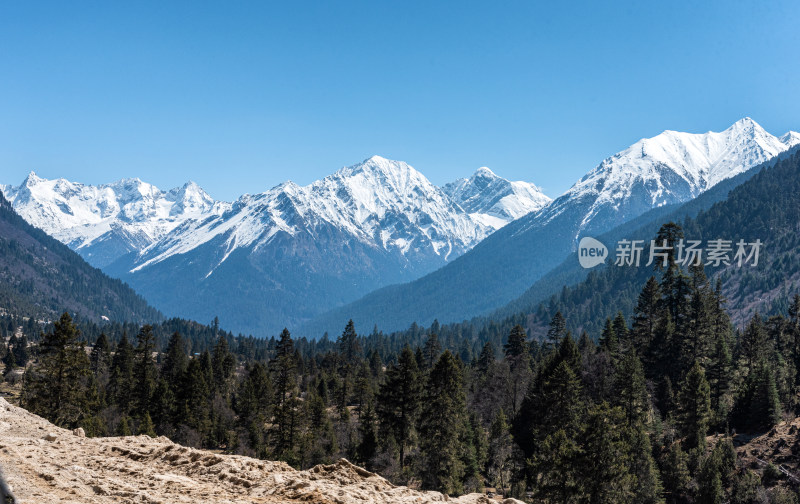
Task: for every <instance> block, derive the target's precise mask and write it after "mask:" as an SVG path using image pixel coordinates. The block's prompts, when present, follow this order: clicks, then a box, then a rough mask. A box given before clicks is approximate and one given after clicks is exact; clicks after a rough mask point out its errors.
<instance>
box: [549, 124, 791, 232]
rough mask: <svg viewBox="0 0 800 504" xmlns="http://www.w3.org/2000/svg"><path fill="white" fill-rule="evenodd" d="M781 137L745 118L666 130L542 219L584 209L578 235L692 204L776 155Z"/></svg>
mask: <svg viewBox="0 0 800 504" xmlns="http://www.w3.org/2000/svg"><path fill="white" fill-rule="evenodd" d="M784 137H785V139H784V138H777V137H775V136H773V135H771V134H769V133H768V132H767V131H765V130H764V129H763V128H762V127H761V126H760V125H759V124H758V123H757V122H755V121H754V120H752V119H750V118H749V117H745V118H743V119H741V120H739V121H736V122H735V123H734V124H733V125H731V126H730V127H729V128H727V129H725V130H724V131H721V132H713V131H709V132H707V133H683V132H678V131H671V130H667V131H664V132H663V133H661V134H659V135H657V136H655V137H652V138H643V139H641V140H639V141H638V142H636V143H634V144H633V145H631V146H630V147H628V148H627V149H625V150H623V151H621V152H619V153H617V154H614V155H613V156H611V157H609V158H606V159H605V160H603V162H601V163H600V165H598V166H597V167H596V168H595V169H594V170H592V171H591V172H589V173H588V174H586V175H585V176H584V177H583V178H581V179H580V180H579V181H578V182H577V183H575V185H573V186H572V187H571V188H570V189H569V190H568V191H567V192H566V193H565V194H564V195H563V196H561V197H560V198H558V199H557V200H556V201H555V202H554V204H553V205H551V206H550V207H548V208H547V209H546V211H545V212H544V214H546V215H543V216H542V218H543V219H545V220H549V219H552V218H554V217H555V216H557V215H560V214H561V213H564V212H565V211H567V209H574V208H576V207H577V206H581V207H587V206H588V208H584V209H581V210H580V212H585V213H583V218H582V220H581V223H580V228H579V231H580V230H584V231H587V232H588V230H592V229H595V230H596V229H598V227H603V228H610V226H606V224H609V223H610V224H614V225H615V224H620V223H622V222H625V221H626V220H629V219H631V218H633V217H635V216H637V215H639V214H641V213H643V212H644V211H646V210H648V209H650V208H653V207H658V206H662V205H666V204H672V203H680V202H684V201H687V200H689V199H692V198H694V197H696V196H697V195H698V194H700V193H701V192H703V191H705V190H707V189H709V188H711V187H712V186H714V185H716V184H718V183H719V182H721V181H723V180H725V179H728V178H730V177H733V176H735V175H738V174H739V173H742V172H744V171H746V170H748V169H750V168H752V167H754V166H756V165H758V164H761V163H763V162H765V161H767V160H769V159H771V158H773V157H775V156H777V155H778V154H780V153H781V152H783V151H785V150H786V149H787V148H788V145H789V143H790V142H791V141H792V139H793V138H794V137H793V136H792V135H791V133H787V135H784ZM598 217H602V218H600V219H598ZM600 223H604V224H602V226H601V224H600Z"/></svg>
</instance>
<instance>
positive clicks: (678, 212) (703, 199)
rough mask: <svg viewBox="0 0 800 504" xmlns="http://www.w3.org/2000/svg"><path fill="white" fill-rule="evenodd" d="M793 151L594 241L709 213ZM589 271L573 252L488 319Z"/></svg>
mask: <svg viewBox="0 0 800 504" xmlns="http://www.w3.org/2000/svg"><path fill="white" fill-rule="evenodd" d="M796 150H797V149H796V148H792V149H789V150H788V151H786V152H784V153H781V154H780V155H779V156H776V157H775V158H773V159H770V160H769V161H767V162H766V163H763V164H760V165H758V166H755V167H753V168H751V169H749V170H747V171H746V172H744V173H740V174H739V175H736V176H734V177H731V178H729V179H727V180H724V181H722V182H720V183H719V184H717V185H715V186H714V187H712V188H711V189H709V190H708V191H706V192H704V193H702V194H701V195H700V196H698V197H697V198H695V199H693V200H691V201H689V202H687V203H684V204H674V205H666V206H663V207H658V208H654V209H653V210H650V211H649V212H646V213H644V214H642V215H641V216H639V217H637V218H635V219H633V220H631V221H628V222H626V223H625V224H622V225H620V226H617V227H616V228H614V229H612V230H610V231H608V232H607V233H604V234H602V235H599V236H597V239H598V240H599V241H600V242H602V243H606V244H613V243H617V242H618V241H619V240H621V239H630V237H631V236H634V235H636V236H642V235H648V236H649V235H651V234H653V233H655V231H656V230H657V229H658V227H659V226H660V225H661V224H662V223H664V222H669V221H673V222H684V221H685V219H686V218H687V217H689V218H694V217H696V216H697V214H698V213H700V212H702V211H704V210H708V209H709V208H711V206H712V205H714V204H715V203H717V202H720V201H724V200H725V199H727V198H728V195H729V194H730V192H731V191H732V190H733V189H734V188H735V187H738V186H739V185H741V184H743V183H745V182H747V181H748V180H750V179H751V178H752V177H753V176H754V175H755V174H757V173H759V172H760V171H761V170H763V169H765V168H768V167H771V166H774V165H775V164H776V163H777V162H778V161H780V160H781V159H785V158H787V157H789V156H791V155H792V154H793V153H794V152H795V151H796ZM645 230H647V231H645ZM590 271H592V270H587V269H584V268H583V267H581V266H580V264H579V262H578V256H577V252H572V253H570V254H569V256H567V258H566V259H565V260H564V261H563V262H562V263H561V264H560V265H559V266H558V267H556V268H554V269H553V270H551V271H549V272H548V273H547V274H546V275H544V276H543V277H542V278H540V279H539V280H537V281H536V282H535V283H534V284H533V285H532V286H531V287H530V288H529V289H528V290H526V291H525V292H524V293H523V294H522V295H521V296H520V297H519V298H517V299H515V300H514V301H512V302H511V303H509V304H508V305H506V306H504V307H503V308H501V309H498V310H497V311H496V312H494V313H493V314H492V315H491V318H493V319H496V320H499V319H502V318H504V317H507V316H511V315H513V314H516V313H519V312H522V311H526V310H528V311H530V310H533V309H534V308H535V307H536V305H538V304H539V303H540V302H542V301H544V300H546V299H549V298H550V297H551V296H552V295H554V294H557V293H559V292H561V290H562V289H563V287H564V286H565V285H567V286H570V285H574V284H577V283H579V282H580V281H581V280H583V279H584V278H586V276H587V275H588V274H589V273H590Z"/></svg>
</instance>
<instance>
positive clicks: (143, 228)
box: [0, 172, 230, 267]
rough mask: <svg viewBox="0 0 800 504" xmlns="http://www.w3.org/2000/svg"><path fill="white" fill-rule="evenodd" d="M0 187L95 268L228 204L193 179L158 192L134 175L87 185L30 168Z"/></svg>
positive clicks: (28, 217)
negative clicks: (20, 180) (48, 177)
mask: <svg viewBox="0 0 800 504" xmlns="http://www.w3.org/2000/svg"><path fill="white" fill-rule="evenodd" d="M0 189H2V191H3V193H4V194H5V196H6V198H7V199H8V200H9V201H11V203H12V205H13V207H14V209H15V210H16V211H17V213H19V214H20V215H21V216H22V217H23V218H24V219H25V220H26V221H28V223H29V224H32V225H34V226H36V227H38V228H40V229H42V230H44V231H45V232H47V233H48V234H49V235H51V236H53V237H55V238H56V239H58V240H59V241H61V242H63V243H65V244H67V245H69V247H70V248H72V249H73V250H76V251H77V252H79V253H80V254H81V255H82V256H83V257H84V258H85V259H87V260H88V261H89V262H90V263H91V264H93V265H94V266H97V267H103V266H106V265H108V264H110V263H111V262H113V261H115V260H116V259H118V258H119V257H121V256H123V255H125V254H128V253H130V252H136V253H138V252H140V251H142V250H144V249H146V248H147V247H149V246H151V245H153V244H154V243H156V242H157V241H158V240H160V239H161V238H163V237H164V236H166V235H167V234H168V233H170V232H171V231H172V230H173V229H175V228H176V227H177V226H179V225H180V224H181V223H183V222H184V221H186V220H189V219H201V218H204V217H206V216H210V215H217V214H220V213H222V212H224V211H225V210H226V209H228V208H229V207H230V205H229V204H226V203H221V202H217V201H214V200H213V199H212V198H211V197H210V196H209V195H208V194H206V192H205V191H203V190H202V189H201V188H200V187H199V186H198V185H197V184H195V183H194V182H189V183H187V184H185V185H184V186H183V187H178V188H175V189H172V190H171V191H161V190H159V189H158V188H157V187H155V186H153V185H151V184H148V183H146V182H142V181H141V180H139V179H124V180H120V181H118V182H114V183H113V184H106V185H101V186H91V185H84V184H80V183H75V182H70V181H68V180H65V179H57V180H46V179H43V178H40V177H37V176H36V174H35V173H33V172H31V173H30V174H29V175H28V176H27V178H25V180H24V181H23V183H22V184H21V185H20V186H18V187H14V186H0Z"/></svg>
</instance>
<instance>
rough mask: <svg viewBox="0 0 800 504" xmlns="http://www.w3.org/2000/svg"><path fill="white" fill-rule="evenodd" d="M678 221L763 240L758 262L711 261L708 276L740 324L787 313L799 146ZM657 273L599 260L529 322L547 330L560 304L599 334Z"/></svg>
mask: <svg viewBox="0 0 800 504" xmlns="http://www.w3.org/2000/svg"><path fill="white" fill-rule="evenodd" d="M664 222H665V221H664V220H662V221H658V222H652V223H649V224H646V225H644V226H642V227H640V228H638V229H635V230H630V232H629V234H627V236H626V238H627V239H642V240H646V241H647V242H648V243H649V240H650V239H652V238H653V237H654V236H655V235H656V233H657V231H658V229H659V227H660V226H661V224H663V223H664ZM680 225H681V226H682V227H683V231H684V235H685V236H686V238H687V239H696V240H704V241H705V240H710V239H717V238H721V239H727V240H732V241H734V242H736V241H738V240H740V239H742V240H745V242H753V241H755V240H757V239H758V240H761V241H762V243H763V246H762V249H761V253H760V255H759V262H758V265H757V266H756V267H750V266H745V267H741V268H740V267H737V266H736V265H735V264H731V265H730V266H725V265H721V266H720V267H717V268H714V267H710V266H706V273H707V275H708V276H709V277H711V278H714V279H716V278H719V279H720V280H722V291H723V294H724V295H725V297H726V298H727V300H728V302H727V306H726V309H727V311H728V312H729V313H730V314H731V318H732V319H733V321H734V323H736V325H737V327H740V326H741V324H742V323H743V322H744V321H746V320H749V318H750V317H752V315H753V314H754V313H755V312H756V311H759V312H760V313H762V314H770V313H776V312H783V313H785V312H786V309H787V307H788V303H789V296H791V295H793V294H795V293H798V292H800V253H798V250H800V233H798V231H800V150H797V149H793V153H792V154H791V155H787V156H784V158H783V159H781V160H779V161H777V162H776V163H775V164H774V166H768V167H766V168H764V169H763V170H761V171H759V172H758V173H757V174H754V175H753V176H752V178H750V179H749V180H747V181H745V182H744V183H742V184H741V185H739V186H738V187H736V188H735V189H733V190H732V191H731V192H730V194H729V195H728V197H727V198H725V199H724V200H722V201H719V202H717V203H715V204H714V205H712V206H711V207H710V208H708V209H706V210H704V211H701V212H700V213H698V214H697V216H696V217H694V218H688V219H685V220H683V221H682V222H680ZM606 244H607V245H611V242H608V243H606ZM734 248H735V247H734ZM734 251H735V250H734ZM645 253H647V252H645ZM575 260H576V261H577V259H575ZM653 274H654V272H653V269H652V267H639V268H630V267H618V266H609V265H607V266H601V267H599V268H598V269H596V270H592V272H591V273H589V274H588V276H587V277H586V279H585V280H583V281H582V282H579V283H577V284H576V285H573V286H570V287H565V288H563V289H562V290H561V292H559V293H558V294H556V295H554V296H552V297H551V298H550V299H548V300H547V301H545V302H543V303H541V304H540V305H538V306H529V307H528V308H527V309H526V310H525V312H526V313H527V314H528V327H529V329H531V330H532V331H533V333H534V334H539V335H541V334H542V331H544V327H545V326H546V324H547V323H548V322H549V320H550V317H552V315H553V314H555V311H556V310H560V311H561V312H562V314H563V315H564V316H565V317H566V319H567V321H568V323H569V324H570V326H571V329H573V330H576V331H579V330H586V331H588V332H589V334H590V335H592V336H597V335H598V334H599V333H600V331H601V330H602V325H603V322H604V321H605V318H606V317H613V316H614V315H615V312H614V313H612V312H611V311H612V310H614V311H615V310H622V312H623V314H624V315H625V316H626V317H629V316H630V315H631V313H632V311H633V308H634V306H635V303H636V300H637V297H638V294H639V292H640V290H641V288H642V286H643V285H644V283H645V282H646V280H647V278H648V277H650V276H651V275H653Z"/></svg>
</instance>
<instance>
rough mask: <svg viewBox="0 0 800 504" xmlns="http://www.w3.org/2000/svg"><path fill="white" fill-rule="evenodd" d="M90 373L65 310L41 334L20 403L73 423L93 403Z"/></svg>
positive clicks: (56, 420)
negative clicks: (37, 357) (37, 355)
mask: <svg viewBox="0 0 800 504" xmlns="http://www.w3.org/2000/svg"><path fill="white" fill-rule="evenodd" d="M90 376H91V370H90V363H89V358H88V356H87V355H86V352H85V350H84V342H83V341H81V340H80V331H79V330H78V328H77V327H76V326H75V324H73V323H72V317H70V316H69V314H68V313H66V312H65V313H64V314H63V315H61V318H60V319H59V320H58V321H57V322H55V324H54V326H53V331H52V332H50V333H47V334H45V335H44V338H43V340H42V342H41V344H40V363H39V365H38V366H36V367H35V368H34V369H30V370H29V371H28V372H27V373H26V374H25V382H24V384H23V392H22V406H23V407H25V408H26V409H28V410H30V411H31V412H33V413H36V414H38V415H41V416H43V417H45V418H47V419H48V420H50V421H51V422H53V423H55V424H56V425H59V426H65V427H75V426H77V425H78V424H79V423H80V421H81V420H82V419H84V418H85V417H87V416H90V415H91V408H92V407H93V406H95V405H92V404H91V402H90V401H91V399H92V395H93V391H91V390H90V379H89V378H90ZM94 394H96V391H94Z"/></svg>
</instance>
